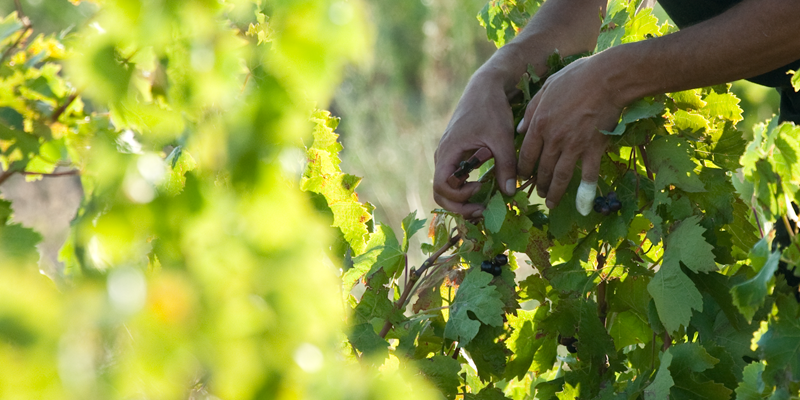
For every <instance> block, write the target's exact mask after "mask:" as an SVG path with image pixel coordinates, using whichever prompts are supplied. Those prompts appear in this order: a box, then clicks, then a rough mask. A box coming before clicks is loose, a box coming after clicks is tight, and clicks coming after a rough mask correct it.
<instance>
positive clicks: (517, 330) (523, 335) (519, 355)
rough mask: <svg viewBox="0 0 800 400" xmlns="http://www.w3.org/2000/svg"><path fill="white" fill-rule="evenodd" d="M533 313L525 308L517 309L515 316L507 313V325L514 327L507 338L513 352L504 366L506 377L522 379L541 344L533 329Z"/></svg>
mask: <svg viewBox="0 0 800 400" xmlns="http://www.w3.org/2000/svg"><path fill="white" fill-rule="evenodd" d="M535 315H536V314H535V313H534V312H531V311H526V310H519V311H517V316H513V315H509V317H508V322H509V325H510V326H511V327H512V328H513V329H514V331H513V332H512V333H511V337H510V338H509V339H508V341H507V342H508V348H509V349H510V350H511V351H512V352H513V356H512V358H511V359H510V360H509V361H508V365H507V366H506V376H507V377H509V378H510V377H517V379H520V380H521V379H522V377H523V376H525V374H526V373H527V372H528V370H529V369H530V367H531V363H533V356H534V355H535V354H536V350H538V349H539V346H541V345H542V341H541V339H538V340H537V339H536V335H535V333H534V331H533V322H534V317H535Z"/></svg>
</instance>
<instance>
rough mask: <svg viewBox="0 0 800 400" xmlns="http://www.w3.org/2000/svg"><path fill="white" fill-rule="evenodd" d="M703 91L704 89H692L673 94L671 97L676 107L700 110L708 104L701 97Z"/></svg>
mask: <svg viewBox="0 0 800 400" xmlns="http://www.w3.org/2000/svg"><path fill="white" fill-rule="evenodd" d="M701 91H702V89H690V90H684V91H681V92H675V93H671V94H670V95H669V96H670V97H672V100H673V101H675V105H677V106H678V107H680V108H689V109H695V110H699V109H701V108H703V107H705V106H706V102H705V101H703V99H702V98H701V97H700V92H701Z"/></svg>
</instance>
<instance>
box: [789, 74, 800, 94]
mask: <svg viewBox="0 0 800 400" xmlns="http://www.w3.org/2000/svg"><path fill="white" fill-rule="evenodd" d="M786 73H787V74H789V75H791V76H792V78H791V82H792V88H794V91H795V92H800V74H798V73H797V71H791V70H790V71H786Z"/></svg>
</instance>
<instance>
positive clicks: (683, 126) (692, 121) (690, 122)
mask: <svg viewBox="0 0 800 400" xmlns="http://www.w3.org/2000/svg"><path fill="white" fill-rule="evenodd" d="M672 122H673V126H674V127H675V128H677V129H678V130H680V131H684V132H688V133H695V132H706V131H708V130H709V128H710V126H709V125H708V120H707V119H706V117H704V116H703V115H702V114H700V113H699V112H695V111H686V110H678V111H676V112H675V115H674V116H673V121H672Z"/></svg>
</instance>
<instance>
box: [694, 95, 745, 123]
mask: <svg viewBox="0 0 800 400" xmlns="http://www.w3.org/2000/svg"><path fill="white" fill-rule="evenodd" d="M705 101H706V103H708V104H707V105H706V107H705V108H704V110H703V111H705V112H707V113H708V115H710V116H712V117H717V118H722V119H726V120H729V121H731V122H733V123H734V124H735V123H737V122H739V121H741V120H742V108H741V107H739V101H740V100H739V98H738V97H736V95H735V94H733V93H722V94H719V93H716V92H711V93H709V94H708V95H707V96H706V98H705Z"/></svg>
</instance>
